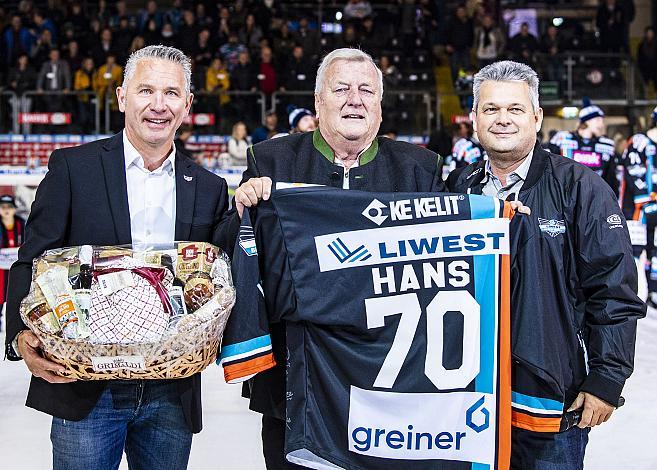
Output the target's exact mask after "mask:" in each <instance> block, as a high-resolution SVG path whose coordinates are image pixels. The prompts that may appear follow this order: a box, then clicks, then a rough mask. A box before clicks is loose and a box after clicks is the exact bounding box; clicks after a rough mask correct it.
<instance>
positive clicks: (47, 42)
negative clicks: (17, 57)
mask: <svg viewBox="0 0 657 470" xmlns="http://www.w3.org/2000/svg"><path fill="white" fill-rule="evenodd" d="M55 47H57V45H56V44H55V43H54V42H53V40H52V33H51V32H50V30H49V29H44V30H43V31H41V34H40V35H39V37H38V38H37V40H36V42H35V43H34V44H33V45H32V50H31V51H30V58H31V59H32V61H33V62H34V63H35V64H42V63H44V62H45V61H46V60H48V54H50V50H51V49H53V48H55Z"/></svg>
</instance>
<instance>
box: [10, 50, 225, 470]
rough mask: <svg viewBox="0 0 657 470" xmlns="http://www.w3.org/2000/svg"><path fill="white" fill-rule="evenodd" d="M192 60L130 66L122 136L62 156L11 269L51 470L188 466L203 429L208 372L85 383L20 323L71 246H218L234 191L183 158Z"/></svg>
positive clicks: (147, 55) (30, 402) (17, 336)
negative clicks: (43, 266) (41, 262)
mask: <svg viewBox="0 0 657 470" xmlns="http://www.w3.org/2000/svg"><path fill="white" fill-rule="evenodd" d="M190 83H191V62H190V60H189V58H187V57H186V56H185V55H184V54H183V53H182V52H181V51H180V50H178V49H175V48H173V47H165V46H149V47H146V48H144V49H140V50H138V51H136V52H134V53H133V54H132V55H131V56H130V58H129V59H128V63H127V65H126V68H125V76H124V79H123V84H122V86H120V87H118V88H117V90H116V94H117V98H118V103H119V109H120V110H121V112H123V113H124V114H125V128H124V130H123V131H122V132H120V133H118V134H116V135H115V136H113V137H111V138H109V139H104V140H99V141H96V142H92V143H88V144H85V145H81V146H79V147H74V148H69V149H61V150H55V151H54V152H53V153H52V155H51V157H50V160H49V162H48V169H49V171H48V173H47V175H46V177H45V178H44V180H43V182H42V183H41V185H40V186H39V189H38V191H37V194H36V199H35V201H34V204H33V205H32V212H31V214H30V217H29V219H28V222H27V226H26V231H25V240H24V244H23V246H22V248H21V249H20V251H19V255H18V261H17V262H16V263H15V264H14V265H13V266H12V268H11V277H10V279H11V280H10V287H9V292H10V295H9V298H8V304H7V344H6V357H7V358H8V359H12V360H19V359H21V357H22V358H23V359H24V360H25V364H26V365H27V367H28V369H29V370H30V372H31V373H32V381H31V384H30V390H29V393H28V397H27V406H29V407H31V408H35V409H37V410H39V411H43V412H45V413H47V414H50V415H52V416H53V419H52V428H51V433H50V437H51V441H52V450H53V468H54V469H55V470H76V469H80V470H90V469H101V468H103V469H116V468H118V467H119V463H120V462H121V458H122V454H123V451H124V450H125V453H126V456H127V460H128V466H129V467H130V468H137V469H141V468H143V469H151V468H167V469H174V470H176V469H184V468H186V467H187V461H188V458H189V452H190V448H191V443H192V433H196V432H199V431H200V430H201V378H200V374H196V375H194V376H192V377H189V378H186V379H180V380H131V381H119V380H109V381H107V380H105V381H102V380H98V381H88V382H77V381H75V380H73V379H68V378H64V377H62V376H60V375H58V372H62V371H63V368H62V366H60V365H59V364H57V363H55V362H52V361H50V360H48V359H46V358H45V357H43V355H42V352H41V344H40V342H39V340H38V338H37V337H36V336H35V335H34V334H33V333H32V332H31V331H30V330H28V329H27V327H26V325H25V324H24V323H23V322H22V321H21V317H20V314H19V306H20V302H21V300H22V299H23V298H24V297H25V296H26V295H27V293H28V290H29V287H30V280H31V275H32V269H31V268H32V260H33V259H34V258H36V257H37V256H40V255H41V254H42V253H43V252H44V251H45V250H48V249H52V248H58V247H64V246H75V245H123V244H132V245H133V246H135V247H140V246H152V245H154V244H172V243H173V242H174V241H175V240H194V241H207V242H214V243H218V237H217V236H216V231H217V229H218V223H219V220H220V219H221V217H222V216H223V214H224V212H225V211H226V209H227V207H228V192H227V185H226V182H225V181H224V180H223V179H221V178H219V177H218V176H216V175H214V174H212V173H210V172H208V171H206V170H204V169H203V168H201V167H200V166H198V165H196V164H195V163H193V162H192V160H191V159H189V158H188V157H187V156H185V155H182V154H181V152H180V150H179V149H176V147H175V145H174V143H173V140H174V135H175V133H176V130H177V129H178V127H179V126H180V124H181V123H182V121H183V118H184V117H185V116H186V115H187V114H188V113H189V110H190V107H191V105H192V100H193V95H192V94H191V93H190Z"/></svg>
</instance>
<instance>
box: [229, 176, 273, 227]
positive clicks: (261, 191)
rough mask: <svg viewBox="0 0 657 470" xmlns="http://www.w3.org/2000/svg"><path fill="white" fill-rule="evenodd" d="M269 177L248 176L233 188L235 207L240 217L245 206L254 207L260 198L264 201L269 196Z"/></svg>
mask: <svg viewBox="0 0 657 470" xmlns="http://www.w3.org/2000/svg"><path fill="white" fill-rule="evenodd" d="M271 184H272V183H271V178H269V177H268V176H263V177H262V178H249V179H248V180H247V181H246V182H245V183H244V184H242V185H241V186H240V187H239V188H237V189H236V190H235V208H236V209H237V214H238V215H239V216H240V219H241V218H242V213H243V212H244V208H245V207H255V206H257V205H258V202H260V201H261V200H262V199H264V200H265V201H266V200H267V199H269V196H271Z"/></svg>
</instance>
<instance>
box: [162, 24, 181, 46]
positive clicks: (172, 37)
mask: <svg viewBox="0 0 657 470" xmlns="http://www.w3.org/2000/svg"><path fill="white" fill-rule="evenodd" d="M160 36H161V37H160V44H162V45H163V46H169V47H173V46H175V45H176V44H177V37H176V33H175V32H174V31H173V25H172V24H171V23H164V26H162V32H161V33H160Z"/></svg>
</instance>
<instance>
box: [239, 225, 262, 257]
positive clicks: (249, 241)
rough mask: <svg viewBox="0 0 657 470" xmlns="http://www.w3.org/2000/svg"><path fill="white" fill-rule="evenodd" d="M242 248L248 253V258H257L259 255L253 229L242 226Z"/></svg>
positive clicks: (240, 237) (240, 236)
mask: <svg viewBox="0 0 657 470" xmlns="http://www.w3.org/2000/svg"><path fill="white" fill-rule="evenodd" d="M239 239H240V248H242V251H244V253H246V255H247V256H255V255H257V254H258V248H257V247H256V241H255V234H254V233H253V227H249V226H242V227H240V235H239Z"/></svg>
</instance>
